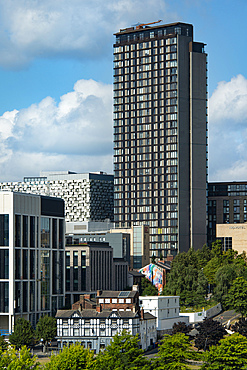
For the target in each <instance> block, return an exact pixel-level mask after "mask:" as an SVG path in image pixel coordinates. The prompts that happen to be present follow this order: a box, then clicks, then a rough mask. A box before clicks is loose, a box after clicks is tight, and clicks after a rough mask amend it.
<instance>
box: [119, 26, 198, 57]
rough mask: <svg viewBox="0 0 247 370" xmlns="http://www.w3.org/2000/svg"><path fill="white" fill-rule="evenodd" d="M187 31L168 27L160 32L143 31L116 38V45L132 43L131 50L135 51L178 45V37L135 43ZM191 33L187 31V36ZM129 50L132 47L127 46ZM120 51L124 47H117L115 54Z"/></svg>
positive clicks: (159, 30)
mask: <svg viewBox="0 0 247 370" xmlns="http://www.w3.org/2000/svg"><path fill="white" fill-rule="evenodd" d="M184 32H185V31H184V30H183V29H182V28H181V27H175V28H174V27H168V28H165V29H158V30H153V31H148V30H145V31H142V32H137V33H131V34H127V35H126V34H123V35H117V36H116V44H120V43H122V42H132V44H131V49H132V50H134V48H135V47H136V48H139V49H145V48H148V47H152V48H153V47H155V46H158V45H161V46H163V45H165V44H168V45H169V44H176V43H177V38H176V37H169V38H165V39H162V40H155V41H149V42H139V43H136V44H134V43H133V41H138V40H139V41H141V40H144V39H153V38H154V37H162V36H166V35H167V34H169V35H170V34H178V35H181V34H183V33H184ZM190 33H191V31H190V29H189V28H187V29H186V35H187V36H188V35H189V34H190ZM125 47H126V48H127V50H128V47H130V45H126V46H125ZM120 51H123V46H119V47H117V46H116V49H115V47H114V52H120Z"/></svg>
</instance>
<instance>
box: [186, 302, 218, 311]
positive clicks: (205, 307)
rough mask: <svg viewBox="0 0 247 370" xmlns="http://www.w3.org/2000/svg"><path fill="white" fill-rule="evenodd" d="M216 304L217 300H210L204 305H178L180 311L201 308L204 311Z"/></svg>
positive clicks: (198, 309)
mask: <svg viewBox="0 0 247 370" xmlns="http://www.w3.org/2000/svg"><path fill="white" fill-rule="evenodd" d="M217 304H218V302H215V301H213V300H212V301H209V302H205V305H204V306H191V307H186V306H180V313H183V312H184V313H185V312H186V313H191V312H202V310H203V308H204V311H206V310H208V309H209V308H212V307H214V306H216V305H217Z"/></svg>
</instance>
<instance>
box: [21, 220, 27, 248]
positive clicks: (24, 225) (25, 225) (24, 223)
mask: <svg viewBox="0 0 247 370" xmlns="http://www.w3.org/2000/svg"><path fill="white" fill-rule="evenodd" d="M22 226H23V230H22V246H23V247H24V248H27V247H28V216H23V220H22Z"/></svg>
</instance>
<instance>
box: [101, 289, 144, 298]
mask: <svg viewBox="0 0 247 370" xmlns="http://www.w3.org/2000/svg"><path fill="white" fill-rule="evenodd" d="M137 293H138V292H137V291H135V290H130V291H126V290H124V291H116V290H103V291H102V292H101V293H100V295H98V296H97V297H96V298H118V297H119V298H134V297H135V296H136V294H137Z"/></svg>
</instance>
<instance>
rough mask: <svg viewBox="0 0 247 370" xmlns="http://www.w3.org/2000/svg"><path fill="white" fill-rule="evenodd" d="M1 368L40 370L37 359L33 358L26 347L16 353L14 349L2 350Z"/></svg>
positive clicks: (0, 353)
mask: <svg viewBox="0 0 247 370" xmlns="http://www.w3.org/2000/svg"><path fill="white" fill-rule="evenodd" d="M0 368H1V369H7V370H31V369H32V370H35V369H40V366H39V362H37V357H36V356H32V355H31V353H30V350H28V349H27V347H26V346H23V347H21V349H20V350H19V351H16V349H15V348H14V347H8V349H7V350H6V351H1V350H0Z"/></svg>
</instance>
